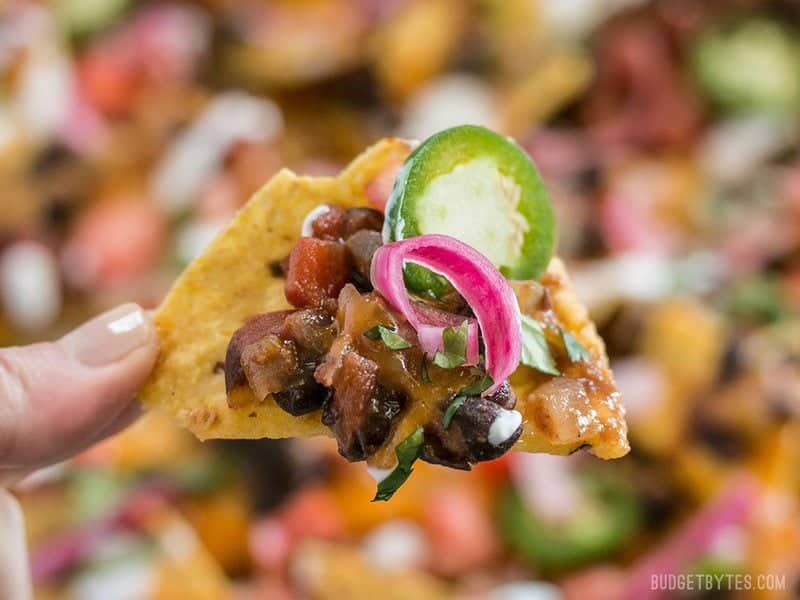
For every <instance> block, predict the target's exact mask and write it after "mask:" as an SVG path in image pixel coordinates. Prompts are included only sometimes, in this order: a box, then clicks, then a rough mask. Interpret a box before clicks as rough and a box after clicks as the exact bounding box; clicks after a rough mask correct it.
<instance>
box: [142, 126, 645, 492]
mask: <svg viewBox="0 0 800 600" xmlns="http://www.w3.org/2000/svg"><path fill="white" fill-rule="evenodd" d="M409 153H410V154H409ZM398 169H399V171H398ZM395 175H396V182H395V183H394V187H393V188H392V190H391V194H389V186H388V185H387V181H388V182H392V181H394V180H395ZM387 195H388V196H389V197H388V202H387V197H386V196H387ZM384 205H385V213H386V217H385V220H384V216H383V214H382V213H381V212H379V211H377V210H375V209H372V208H369V207H370V206H377V207H380V208H383V207H384ZM554 241H555V232H554V223H553V217H552V209H551V208H550V205H549V199H548V198H547V194H546V190H545V189H544V186H543V184H542V182H541V179H540V178H539V176H538V173H537V172H536V170H535V167H534V166H533V165H532V163H531V162H530V161H529V159H528V158H527V157H525V156H524V155H523V154H522V152H521V151H520V150H519V149H518V148H517V147H516V145H515V144H513V142H510V141H509V140H507V139H506V138H502V137H501V136H498V135H497V134H494V133H492V132H489V131H488V130H483V129H482V128H477V127H469V126H464V127H460V128H454V129H452V130H448V131H447V132H444V133H442V134H437V136H434V137H433V138H430V139H429V140H427V141H426V142H425V143H423V144H422V145H420V146H418V147H417V148H416V149H415V150H414V151H413V152H412V148H411V146H410V144H409V143H407V142H405V141H403V140H399V139H386V140H383V141H381V142H379V143H377V144H376V145H375V146H373V147H371V148H369V149H368V150H367V151H366V152H365V153H364V154H362V155H361V156H360V157H358V158H357V159H356V160H355V161H354V162H353V163H352V164H351V165H350V166H349V167H348V168H347V169H345V170H344V171H343V172H342V173H341V174H340V175H339V176H338V177H335V178H309V177H298V176H296V175H295V174H293V173H292V172H290V171H287V170H284V171H281V172H280V173H278V174H277V175H276V176H275V177H274V178H273V179H272V180H271V181H270V182H269V183H268V184H267V185H266V186H265V187H264V188H263V189H262V190H261V191H260V192H258V193H257V194H256V195H255V196H254V197H253V198H252V199H251V200H250V202H249V203H248V204H247V205H246V206H245V207H244V208H243V209H242V211H241V212H240V213H239V214H238V216H237V217H236V218H235V219H234V221H233V222H232V223H231V224H230V225H229V226H228V228H227V229H226V230H225V231H223V232H222V233H221V234H220V235H219V237H218V238H217V239H216V240H215V241H214V242H213V243H212V244H211V245H210V246H209V247H208V248H207V249H206V251H205V252H204V253H203V255H202V256H201V257H199V258H198V259H197V260H195V261H194V263H192V264H191V265H190V266H189V268H188V269H187V270H186V272H185V273H184V274H183V275H182V276H181V278H180V279H179V280H178V282H177V283H176V285H175V287H174V288H173V290H172V292H171V293H170V294H169V296H168V297H167V299H166V300H165V301H164V303H163V305H162V306H161V308H160V309H159V310H158V312H157V314H156V316H155V321H156V326H157V328H158V331H159V333H160V336H161V339H162V352H161V356H160V358H159V361H158V364H157V366H156V369H155V371H154V373H153V375H152V377H151V379H150V381H149V383H148V384H147V386H146V387H145V389H144V390H143V392H142V399H143V401H144V402H145V404H146V405H148V406H150V407H160V408H163V409H166V410H167V411H168V412H170V413H172V414H173V415H174V416H175V417H176V418H177V419H178V421H179V422H180V423H181V424H182V425H184V426H186V427H187V428H188V429H190V430H191V431H192V432H193V433H194V434H195V435H197V436H198V437H199V438H201V439H208V438H260V437H273V438H277V437H308V436H314V435H332V436H333V437H335V438H336V440H337V442H338V444H339V451H340V453H341V454H342V455H343V456H344V457H345V458H347V459H348V460H351V461H357V460H366V461H367V463H368V465H369V467H370V472H371V473H373V475H375V476H376V479H378V480H379V490H378V495H377V496H376V499H388V498H389V497H391V494H392V493H393V492H394V490H396V489H397V487H398V486H399V485H400V484H401V483H402V482H403V481H404V480H405V478H406V477H408V475H409V474H410V471H411V465H412V464H413V462H414V461H415V460H416V459H422V460H426V461H428V462H433V463H438V464H443V465H446V466H450V467H453V468H459V469H469V468H470V466H471V464H473V463H475V462H479V461H482V460H490V459H492V458H496V457H498V456H500V455H502V454H503V453H504V452H506V451H507V450H509V449H511V448H512V447H513V448H514V449H515V450H519V451H534V452H551V453H558V454H565V453H569V452H572V451H574V450H576V449H578V448H580V447H582V446H586V447H588V448H589V449H590V451H591V452H593V453H594V454H596V455H597V456H599V457H602V458H616V457H619V456H622V455H624V454H626V453H627V451H628V449H629V446H628V442H627V437H626V435H627V429H626V424H625V420H624V408H623V406H622V403H621V400H620V397H619V393H618V391H617V390H616V387H615V384H614V380H613V376H612V374H611V372H610V370H609V367H608V359H607V357H606V354H605V349H604V346H603V342H602V340H601V339H600V338H599V336H598V335H597V332H596V330H595V327H594V325H593V323H592V322H591V320H590V319H589V317H588V314H587V312H586V310H585V308H584V307H583V306H582V305H581V304H580V302H579V301H578V299H577V298H576V297H575V295H574V293H573V292H572V290H571V285H570V281H569V279H568V277H567V274H566V272H565V270H564V267H563V264H562V263H561V262H560V261H559V260H558V259H557V258H554V257H552V249H553V246H554Z"/></svg>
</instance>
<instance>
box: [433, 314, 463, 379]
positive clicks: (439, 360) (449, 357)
mask: <svg viewBox="0 0 800 600" xmlns="http://www.w3.org/2000/svg"><path fill="white" fill-rule="evenodd" d="M468 331H469V323H468V322H467V321H466V320H465V321H463V322H462V323H461V325H459V327H458V329H456V328H455V327H447V328H445V330H444V332H443V333H442V344H443V347H444V351H443V352H437V353H436V354H435V355H434V357H433V364H435V365H436V366H437V367H440V368H442V369H454V368H456V367H460V366H461V365H463V364H464V363H465V362H467V335H468Z"/></svg>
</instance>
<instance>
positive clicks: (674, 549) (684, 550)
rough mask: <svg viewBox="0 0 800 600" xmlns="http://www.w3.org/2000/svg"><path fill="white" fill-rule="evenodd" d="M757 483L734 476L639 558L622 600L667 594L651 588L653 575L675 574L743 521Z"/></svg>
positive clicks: (758, 494)
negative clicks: (707, 502) (679, 525)
mask: <svg viewBox="0 0 800 600" xmlns="http://www.w3.org/2000/svg"><path fill="white" fill-rule="evenodd" d="M762 492H763V490H762V487H761V485H760V483H759V482H758V481H757V480H756V479H755V478H753V477H751V476H750V475H739V476H737V477H736V478H734V479H733V480H732V481H731V482H730V483H729V484H728V486H727V488H726V489H723V490H722V491H721V492H720V493H719V494H718V496H717V497H716V498H715V499H713V500H712V501H711V502H710V503H709V504H708V506H706V507H705V508H703V509H702V510H700V511H699V512H698V513H697V514H696V515H695V516H694V517H693V518H692V519H690V520H689V521H688V522H687V523H686V524H684V525H683V526H682V527H680V528H679V529H678V530H677V531H676V532H674V533H673V534H672V535H671V536H670V537H669V539H668V540H667V541H666V542H664V543H663V544H662V545H661V546H659V547H657V548H656V549H654V550H653V551H652V552H651V553H650V554H648V555H646V556H645V557H644V558H642V559H640V560H639V562H638V563H636V564H635V565H634V567H633V569H632V571H631V574H630V579H629V582H628V589H627V594H626V595H625V598H626V600H627V599H629V600H642V599H644V600H656V599H657V598H662V597H666V596H667V594H666V593H665V592H662V591H660V590H658V589H653V586H652V583H651V582H652V576H653V575H676V574H679V573H681V572H682V571H683V569H685V568H686V566H687V564H688V563H690V562H691V561H692V560H694V559H696V558H698V557H700V556H702V555H703V554H704V553H705V552H706V551H707V550H708V549H709V547H710V546H711V544H712V543H713V542H714V540H715V539H717V536H718V535H719V533H720V532H721V531H723V530H725V529H726V528H728V527H731V526H737V525H741V524H742V523H744V522H746V521H747V519H748V518H749V517H750V515H751V514H752V513H753V511H754V510H755V507H756V505H757V504H758V502H759V500H760V498H761V497H762Z"/></svg>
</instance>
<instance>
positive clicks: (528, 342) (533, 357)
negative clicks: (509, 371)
mask: <svg viewBox="0 0 800 600" xmlns="http://www.w3.org/2000/svg"><path fill="white" fill-rule="evenodd" d="M521 316H522V358H521V360H520V362H522V364H523V365H527V366H529V367H532V368H534V369H536V370H537V371H541V372H542V373H547V374H548V375H559V371H558V368H556V361H555V360H554V359H553V355H552V354H551V353H550V348H549V347H548V346H547V338H545V336H544V329H542V325H541V323H539V321H537V320H536V319H532V318H531V317H529V316H527V315H521Z"/></svg>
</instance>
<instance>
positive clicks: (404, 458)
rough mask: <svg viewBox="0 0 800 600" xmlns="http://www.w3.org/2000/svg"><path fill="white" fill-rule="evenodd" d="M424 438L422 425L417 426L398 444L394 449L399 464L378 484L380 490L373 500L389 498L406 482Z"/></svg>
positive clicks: (418, 455)
mask: <svg viewBox="0 0 800 600" xmlns="http://www.w3.org/2000/svg"><path fill="white" fill-rule="evenodd" d="M424 440H425V436H424V433H423V429H422V427H417V429H416V430H415V431H414V433H412V434H411V435H409V436H408V437H407V438H406V439H404V440H403V441H402V442H400V443H399V444H398V445H397V448H395V450H394V452H395V454H396V455H397V466H396V467H395V468H394V470H393V471H392V472H391V473H390V474H389V476H388V477H387V478H386V479H384V480H383V481H381V482H380V483H379V484H378V491H377V493H376V494H375V497H374V498H373V499H372V501H373V502H377V501H378V500H383V501H384V502H385V501H387V500H389V499H390V498H391V497H392V496H393V495H394V493H395V492H396V491H397V490H398V489H399V488H400V486H401V485H403V483H405V481H406V479H408V477H409V475H411V472H412V470H413V469H412V468H411V466H412V465H413V464H414V462H415V461H416V460H417V459H418V458H419V457H420V455H421V454H422V443H423V442H424Z"/></svg>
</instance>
